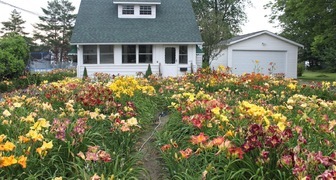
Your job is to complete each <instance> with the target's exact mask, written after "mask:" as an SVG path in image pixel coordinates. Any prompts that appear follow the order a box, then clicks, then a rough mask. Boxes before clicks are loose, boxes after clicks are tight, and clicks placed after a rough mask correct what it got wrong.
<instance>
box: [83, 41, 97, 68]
mask: <svg viewBox="0 0 336 180" xmlns="http://www.w3.org/2000/svg"><path fill="white" fill-rule="evenodd" d="M83 63H84V64H97V46H94V45H88V46H84V47H83Z"/></svg>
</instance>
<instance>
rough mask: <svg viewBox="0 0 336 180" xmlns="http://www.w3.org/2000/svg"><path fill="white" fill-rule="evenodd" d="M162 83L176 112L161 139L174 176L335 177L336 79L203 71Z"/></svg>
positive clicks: (248, 177) (170, 171) (224, 177)
mask: <svg viewBox="0 0 336 180" xmlns="http://www.w3.org/2000/svg"><path fill="white" fill-rule="evenodd" d="M171 82H174V83H171ZM162 86H163V87H162V89H161V90H162V92H165V93H166V94H170V99H171V106H170V107H171V111H172V112H171V119H170V121H169V122H168V124H167V126H166V130H165V131H164V132H162V133H160V134H159V135H158V139H159V140H158V142H157V143H158V145H159V146H160V148H161V152H162V156H163V158H164V161H165V163H166V166H167V168H168V171H169V173H170V176H171V177H172V178H176V179H250V178H252V179H304V178H306V179H315V178H317V179H332V178H336V143H335V142H336V141H335V139H336V127H335V126H336V114H335V112H336V101H335V97H336V96H335V92H334V91H331V89H330V88H332V86H333V87H335V86H336V83H335V82H334V83H333V84H330V83H322V84H320V85H317V86H306V85H299V84H297V82H296V81H294V80H290V79H288V80H285V79H274V78H271V77H268V76H262V75H260V74H246V75H243V76H240V77H236V76H233V75H231V74H229V73H227V72H225V71H215V72H211V71H210V70H203V71H199V72H198V73H196V74H194V75H189V76H185V77H183V78H180V79H178V80H176V81H167V80H166V81H165V82H163V83H162Z"/></svg>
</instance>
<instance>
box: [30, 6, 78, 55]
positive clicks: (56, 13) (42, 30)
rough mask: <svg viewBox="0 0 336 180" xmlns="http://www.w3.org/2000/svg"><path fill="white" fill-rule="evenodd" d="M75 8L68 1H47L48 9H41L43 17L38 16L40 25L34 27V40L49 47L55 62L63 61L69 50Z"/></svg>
mask: <svg viewBox="0 0 336 180" xmlns="http://www.w3.org/2000/svg"><path fill="white" fill-rule="evenodd" d="M74 10H75V7H74V6H72V4H71V2H69V1H68V0H53V1H48V7H47V8H46V9H45V8H42V11H43V13H44V14H45V15H44V16H39V19H40V21H41V23H37V24H36V25H35V26H34V27H35V28H36V30H37V31H35V34H34V38H35V39H38V40H40V41H41V42H42V43H44V44H45V45H47V46H49V47H51V51H52V52H53V53H54V54H55V60H56V61H63V59H64V58H65V57H66V55H67V53H68V51H69V50H70V37H71V33H72V29H73V27H74V23H75V19H76V15H75V14H72V13H73V11H74Z"/></svg>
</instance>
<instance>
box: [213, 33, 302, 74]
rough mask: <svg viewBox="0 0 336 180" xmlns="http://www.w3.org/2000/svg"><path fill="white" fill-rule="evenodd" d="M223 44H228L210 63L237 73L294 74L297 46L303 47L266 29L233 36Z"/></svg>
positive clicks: (214, 66) (295, 72)
mask: <svg viewBox="0 0 336 180" xmlns="http://www.w3.org/2000/svg"><path fill="white" fill-rule="evenodd" d="M222 44H223V45H225V46H226V47H227V48H226V49H224V50H223V51H222V53H221V54H220V55H219V56H218V57H217V59H216V60H214V61H213V62H212V63H211V67H212V68H214V69H217V68H218V66H220V65H224V66H226V67H230V68H231V70H232V72H233V73H234V74H237V75H242V74H244V73H252V72H256V73H263V74H269V73H273V74H283V75H284V76H285V77H289V78H297V62H298V49H299V48H300V47H301V48H303V46H302V45H301V44H298V43H296V42H294V41H291V40H289V39H286V38H283V37H281V36H279V35H276V34H274V33H271V32H269V31H258V32H254V33H250V34H245V35H241V36H236V37H234V38H232V39H228V40H225V41H223V42H222ZM271 64H273V67H274V69H273V70H272V69H271V68H272V65H271Z"/></svg>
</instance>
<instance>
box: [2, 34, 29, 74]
mask: <svg viewBox="0 0 336 180" xmlns="http://www.w3.org/2000/svg"><path fill="white" fill-rule="evenodd" d="M28 57H29V50H28V45H27V43H26V41H25V39H24V38H23V37H22V36H20V35H18V34H16V33H11V34H8V35H7V36H4V37H3V38H2V39H0V80H1V79H3V78H12V77H17V76H19V75H21V74H23V72H24V69H25V64H26V63H27V61H28Z"/></svg>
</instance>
